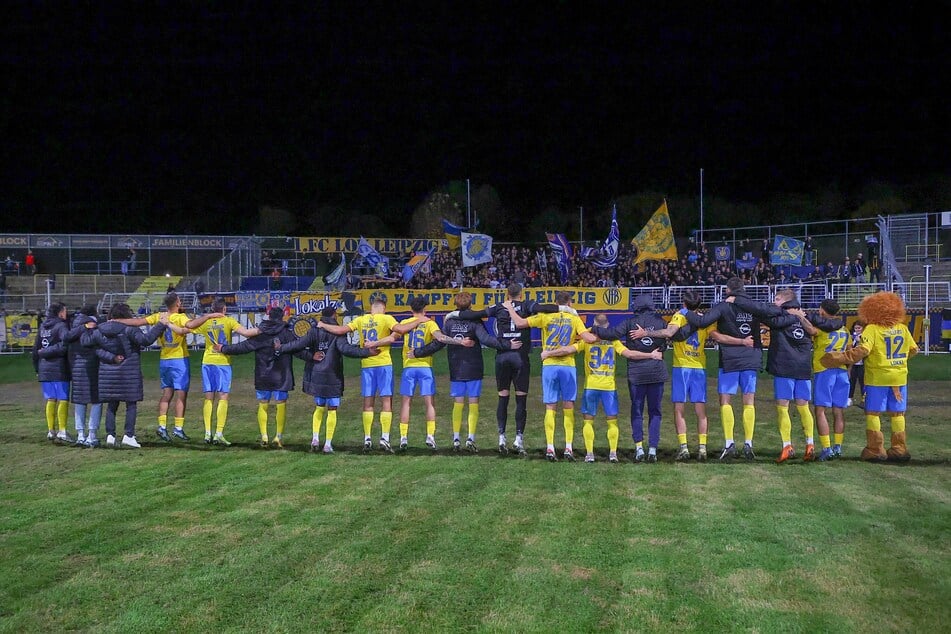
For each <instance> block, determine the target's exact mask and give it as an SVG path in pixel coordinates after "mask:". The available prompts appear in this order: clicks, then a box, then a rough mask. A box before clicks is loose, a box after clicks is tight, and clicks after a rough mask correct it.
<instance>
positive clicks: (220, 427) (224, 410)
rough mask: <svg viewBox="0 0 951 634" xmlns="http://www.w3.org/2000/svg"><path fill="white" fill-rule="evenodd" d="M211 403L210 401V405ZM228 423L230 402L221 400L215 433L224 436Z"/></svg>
mask: <svg viewBox="0 0 951 634" xmlns="http://www.w3.org/2000/svg"><path fill="white" fill-rule="evenodd" d="M210 402H211V401H209V403H210ZM227 422H228V401H226V400H225V399H221V400H219V401H218V421H217V424H216V425H215V433H217V434H222V433H224V431H225V423H227Z"/></svg>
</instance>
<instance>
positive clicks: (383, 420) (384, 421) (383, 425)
mask: <svg viewBox="0 0 951 634" xmlns="http://www.w3.org/2000/svg"><path fill="white" fill-rule="evenodd" d="M392 426H393V412H380V429H381V430H382V432H383V437H384V438H387V439H388V438H389V437H390V428H391V427H392Z"/></svg>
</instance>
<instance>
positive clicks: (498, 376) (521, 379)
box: [495, 350, 532, 394]
mask: <svg viewBox="0 0 951 634" xmlns="http://www.w3.org/2000/svg"><path fill="white" fill-rule="evenodd" d="M531 374H532V364H531V361H530V360H529V356H528V354H527V353H526V354H522V353H521V352H516V351H512V350H510V351H508V352H502V353H500V354H497V355H496V356H495V380H496V383H497V385H498V388H499V391H500V392H501V391H502V390H508V389H509V386H510V385H511V384H512V383H515V391H516V392H525V393H526V394H527V393H528V382H529V379H530V378H531Z"/></svg>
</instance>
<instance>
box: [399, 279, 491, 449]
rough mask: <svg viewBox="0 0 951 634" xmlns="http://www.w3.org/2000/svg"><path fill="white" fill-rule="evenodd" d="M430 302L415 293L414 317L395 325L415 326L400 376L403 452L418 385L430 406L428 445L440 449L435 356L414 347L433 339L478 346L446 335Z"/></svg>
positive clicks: (408, 334) (409, 335) (408, 335)
mask: <svg viewBox="0 0 951 634" xmlns="http://www.w3.org/2000/svg"><path fill="white" fill-rule="evenodd" d="M428 303H429V302H428V300H427V299H426V297H425V296H423V295H416V296H414V297H413V298H412V299H411V300H410V301H409V307H410V310H412V311H413V316H412V317H408V318H406V319H404V320H403V321H401V322H400V323H399V324H397V325H396V326H394V330H396V331H402V329H403V328H406V327H410V328H411V330H409V331H407V332H406V333H405V334H404V336H403V373H402V374H401V375H400V395H401V396H402V397H403V404H402V407H401V408H400V450H401V451H406V448H407V447H408V445H409V440H408V438H407V435H408V434H409V413H410V405H411V404H412V402H413V396H414V395H415V393H416V389H417V388H419V395H420V396H421V397H423V403H424V404H425V405H426V446H427V447H429V448H430V449H432V450H433V451H436V436H435V434H436V408H435V406H434V405H433V395H434V394H436V379H435V377H434V376H433V358H432V356H431V355H430V356H422V357H417V356H415V354H414V350H416V349H418V348H422V347H423V346H425V345H428V344H430V343H432V342H433V341H439V342H441V343H447V344H456V343H458V344H461V345H469V346H472V345H475V342H474V341H472V340H471V339H467V340H466V343H462V342H458V341H454V340H453V339H452V338H451V337H449V336H447V335H445V334H443V333H442V331H441V330H439V326H437V325H436V322H435V321H433V320H432V319H430V318H429V317H427V316H426V306H427V305H428Z"/></svg>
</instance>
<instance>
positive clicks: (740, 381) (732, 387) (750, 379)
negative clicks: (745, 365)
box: [717, 368, 756, 394]
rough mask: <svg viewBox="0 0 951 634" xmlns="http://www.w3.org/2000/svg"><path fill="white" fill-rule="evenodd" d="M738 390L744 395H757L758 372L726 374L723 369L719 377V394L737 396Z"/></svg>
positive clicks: (741, 371)
mask: <svg viewBox="0 0 951 634" xmlns="http://www.w3.org/2000/svg"><path fill="white" fill-rule="evenodd" d="M737 390H739V391H741V392H743V393H744V394H756V370H740V371H739V372H724V371H723V369H722V368H721V369H720V373H719V375H718V376H717V392H718V393H720V394H736V391H737Z"/></svg>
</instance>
